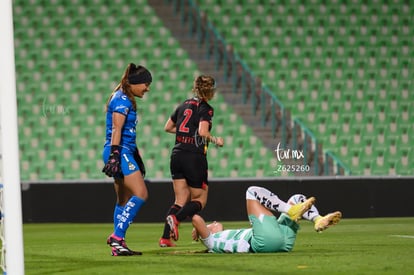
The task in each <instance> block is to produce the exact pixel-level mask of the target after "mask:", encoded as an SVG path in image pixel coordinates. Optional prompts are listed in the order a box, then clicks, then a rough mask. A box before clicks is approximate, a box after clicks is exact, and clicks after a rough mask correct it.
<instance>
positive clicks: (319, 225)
mask: <svg viewBox="0 0 414 275" xmlns="http://www.w3.org/2000/svg"><path fill="white" fill-rule="evenodd" d="M341 218H342V213H341V212H339V211H336V212H333V213H329V214H327V215H325V216H319V217H317V218H316V219H315V231H316V232H322V231H324V230H325V229H327V228H328V227H330V226H332V225H335V224H337V223H338V222H339V221H340V220H341Z"/></svg>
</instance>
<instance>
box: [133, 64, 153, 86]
mask: <svg viewBox="0 0 414 275" xmlns="http://www.w3.org/2000/svg"><path fill="white" fill-rule="evenodd" d="M142 68H143V67H142ZM128 82H129V84H144V83H151V82H152V76H151V73H150V72H149V71H148V70H147V69H146V68H144V70H143V71H141V72H139V73H133V74H130V75H129V76H128Z"/></svg>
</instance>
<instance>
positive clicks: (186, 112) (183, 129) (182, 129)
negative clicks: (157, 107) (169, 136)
mask: <svg viewBox="0 0 414 275" xmlns="http://www.w3.org/2000/svg"><path fill="white" fill-rule="evenodd" d="M192 114H193V110H191V109H185V110H184V119H183V121H182V122H181V124H180V127H178V130H179V131H180V132H183V133H188V132H190V128H188V127H187V126H186V125H187V123H188V121H189V120H190V118H191V115H192Z"/></svg>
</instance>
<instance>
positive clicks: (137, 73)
mask: <svg viewBox="0 0 414 275" xmlns="http://www.w3.org/2000/svg"><path fill="white" fill-rule="evenodd" d="M151 82H152V76H151V73H150V72H149V71H148V70H147V69H146V68H145V67H143V66H139V65H138V66H136V65H135V64H133V63H130V64H129V65H128V66H127V68H126V70H125V72H124V74H123V76H122V78H121V81H120V83H119V84H118V85H117V87H116V88H115V89H114V91H113V92H112V94H111V96H110V97H109V99H108V102H107V105H106V140H105V146H104V149H103V153H102V158H103V161H104V163H105V166H104V168H103V169H102V172H104V173H105V174H106V175H107V176H108V177H112V178H113V179H114V189H115V193H116V204H115V207H114V215H113V218H114V231H113V233H112V234H111V235H110V236H109V237H108V239H107V243H108V245H109V246H110V247H111V253H112V255H113V256H131V255H141V254H142V253H141V252H139V251H133V250H131V249H129V248H128V246H127V245H126V242H125V235H126V232H127V230H128V228H129V225H130V224H131V223H132V222H133V221H134V218H135V216H136V215H137V213H138V211H139V210H140V208H141V207H142V205H143V204H144V203H145V201H146V200H147V198H148V191H147V187H146V185H145V182H144V176H145V166H144V162H143V161H142V158H141V155H140V153H139V150H138V147H137V144H136V127H137V123H138V115H137V103H136V102H135V98H136V97H138V98H142V97H143V96H144V94H146V93H147V92H149V91H150V88H149V87H150V85H151Z"/></svg>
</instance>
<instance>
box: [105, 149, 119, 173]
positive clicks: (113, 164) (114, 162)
mask: <svg viewBox="0 0 414 275" xmlns="http://www.w3.org/2000/svg"><path fill="white" fill-rule="evenodd" d="M120 158H121V157H120V146H119V145H112V146H111V154H110V155H109V159H108V161H107V162H106V164H105V166H104V168H103V169H102V172H103V173H105V175H107V176H108V177H115V176H120V175H121V161H120Z"/></svg>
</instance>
